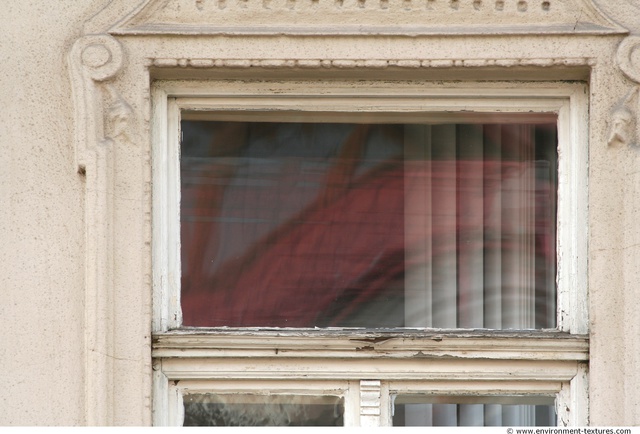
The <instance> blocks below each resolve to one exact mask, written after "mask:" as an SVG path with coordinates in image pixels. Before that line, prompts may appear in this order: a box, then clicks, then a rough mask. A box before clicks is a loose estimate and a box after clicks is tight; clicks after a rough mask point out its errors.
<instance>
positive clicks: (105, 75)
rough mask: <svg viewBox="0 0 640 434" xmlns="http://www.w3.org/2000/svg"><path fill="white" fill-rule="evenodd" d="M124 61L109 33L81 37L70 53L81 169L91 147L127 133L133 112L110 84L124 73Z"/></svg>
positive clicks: (77, 166) (76, 141)
mask: <svg viewBox="0 0 640 434" xmlns="http://www.w3.org/2000/svg"><path fill="white" fill-rule="evenodd" d="M123 62H124V53H123V50H122V46H121V45H120V43H119V42H118V41H117V40H116V39H115V38H113V37H112V36H110V35H106V34H99V35H87V36H84V37H82V38H80V39H78V40H77V41H76V42H75V44H74V45H73V47H72V49H71V51H70V53H69V66H70V72H71V84H72V92H73V98H74V108H75V126H76V132H75V151H76V152H75V155H76V168H77V169H78V170H80V171H84V170H85V166H86V158H87V156H86V153H87V151H88V150H90V149H93V148H95V146H97V145H98V144H104V143H108V142H110V141H112V140H114V139H115V138H117V137H120V136H126V125H127V123H128V121H129V119H130V117H131V115H132V113H133V111H132V109H131V107H130V106H129V104H127V103H126V101H124V99H122V97H121V96H120V95H119V94H118V92H117V90H116V89H115V88H114V87H113V86H112V85H111V84H109V83H108V81H109V80H111V79H112V78H114V77H115V76H116V75H117V74H118V72H120V70H121V69H122V65H123Z"/></svg>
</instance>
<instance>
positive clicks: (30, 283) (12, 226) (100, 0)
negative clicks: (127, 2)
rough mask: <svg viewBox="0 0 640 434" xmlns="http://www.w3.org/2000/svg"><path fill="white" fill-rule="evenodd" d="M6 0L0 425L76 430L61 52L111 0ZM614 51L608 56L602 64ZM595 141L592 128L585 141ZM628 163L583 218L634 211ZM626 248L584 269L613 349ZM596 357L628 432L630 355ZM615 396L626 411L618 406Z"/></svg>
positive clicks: (73, 224)
mask: <svg viewBox="0 0 640 434" xmlns="http://www.w3.org/2000/svg"><path fill="white" fill-rule="evenodd" d="M6 3H7V5H5V6H3V8H2V9H3V11H2V13H1V14H0V56H1V57H0V58H1V59H2V61H1V62H0V103H1V104H2V106H1V107H2V109H1V113H2V115H1V116H0V296H1V297H2V298H1V301H0V330H2V332H1V335H0V336H1V338H0V380H1V381H2V387H0V425H82V424H84V423H86V416H85V413H86V409H85V384H86V381H85V377H84V373H85V354H84V350H85V345H84V340H85V336H86V335H85V324H84V315H85V305H84V294H85V293H84V290H85V281H84V280H85V270H84V267H85V225H84V201H85V184H84V183H85V178H84V177H83V176H81V175H79V174H78V173H76V172H75V170H74V147H73V146H74V145H73V130H74V124H73V99H72V95H71V92H72V89H71V84H70V80H69V71H68V65H67V54H68V52H69V50H70V48H71V46H72V44H73V42H74V41H75V40H76V39H77V38H79V37H80V36H81V35H82V33H83V23H84V22H85V20H87V19H88V18H90V17H91V16H92V15H94V14H95V13H97V12H98V11H100V10H101V9H102V8H103V7H104V6H106V5H107V4H109V3H110V1H109V0H83V1H76V0H59V1H57V2H55V4H53V3H52V2H45V1H41V0H24V1H20V2H6ZM133 3H135V2H131V4H133ZM599 3H600V5H601V7H602V8H603V10H605V12H608V13H609V14H610V16H611V17H612V18H615V19H617V21H618V22H620V23H621V24H622V25H624V26H625V27H627V28H629V29H632V31H634V30H635V31H640V0H600V1H599ZM134 45H135V44H133V43H132V46H134ZM168 45H169V46H171V44H168ZM508 49H509V48H508V44H505V50H508ZM319 50H320V49H318V51H319ZM265 51H266V50H265ZM614 54H615V53H614V52H613V51H612V52H611V57H612V59H613V57H614ZM514 55H515V54H514ZM612 63H613V61H612ZM624 85H625V86H626V83H625V84H624ZM623 88H624V86H623V85H622V84H621V85H620V86H619V89H616V92H618V93H620V95H622V93H623V90H624V89H623ZM602 90H603V91H604V89H602ZM612 98H613V97H612ZM615 98H617V95H616V97H615ZM599 110H600V111H599V113H600V115H602V116H606V113H605V112H606V111H607V110H608V106H607V109H605V108H600V109H599ZM604 135H605V133H604V132H601V131H596V133H595V134H594V136H604ZM598 146H603V144H598ZM600 152H602V154H604V151H600ZM628 155H629V154H620V155H619V156H618V157H617V158H619V159H620V161H614V160H608V159H607V158H605V157H601V158H599V159H598V160H597V161H596V163H597V164H596V165H595V166H594V167H596V168H597V169H598V170H599V171H600V172H599V173H600V174H601V175H598V176H596V177H592V178H591V181H592V183H597V182H601V184H600V185H614V184H615V183H617V182H618V181H617V180H613V179H609V178H608V177H611V178H613V177H614V176H617V175H618V173H611V172H608V171H607V165H608V164H611V163H612V162H613V163H614V164H618V165H619V167H622V165H625V169H624V170H625V173H626V174H628V175H629V177H628V179H627V181H628V184H627V187H624V185H625V184H624V183H622V184H618V185H619V187H618V190H616V193H615V197H614V198H613V199H609V201H608V202H607V206H606V207H605V206H601V205H599V204H596V203H591V204H590V206H591V210H592V214H591V215H592V218H596V219H598V221H603V220H605V219H610V221H612V222H614V223H620V222H624V221H628V219H630V217H629V216H631V217H632V216H633V215H636V214H637V213H638V211H637V210H636V208H635V207H636V205H634V201H633V198H634V197H635V196H637V195H636V194H635V193H636V190H637V188H638V187H637V185H638V183H637V180H638V173H637V171H636V170H634V161H631V160H629V159H628ZM633 155H635V154H633ZM592 169H593V167H592ZM592 174H593V172H592ZM602 183H606V184H602ZM594 185H595V184H594ZM604 190H607V189H606V188H602V187H600V188H598V189H594V190H592V191H595V192H596V193H595V196H592V197H596V198H603V197H605V196H606V195H607V194H609V193H607V192H605V191H604ZM607 191H608V192H611V190H607ZM611 194H613V193H611ZM603 202H604V201H603ZM620 203H627V204H628V209H627V211H626V212H627V214H628V216H627V220H625V218H624V217H621V215H622V213H624V212H625V211H624V210H622V209H621V210H620V211H615V209H617V208H616V207H613V209H614V210H612V207H611V206H609V204H614V205H615V204H618V205H619V204H620ZM593 216H595V217H593ZM605 226H606V225H604V224H603V225H602V227H605ZM609 232H610V233H609V234H608V235H609V236H608V235H602V234H599V233H596V234H594V237H597V238H594V239H599V240H604V239H610V240H611V241H612V245H604V246H597V247H599V248H600V247H602V248H603V250H606V249H611V248H614V249H615V248H617V247H620V246H626V244H625V243H626V242H627V241H626V240H631V239H633V238H634V237H636V238H637V235H635V233H636V229H635V228H633V227H627V228H626V229H625V230H621V229H619V228H618V229H615V228H612V229H610V230H609ZM625 235H628V236H627V237H626V240H625ZM123 238H124V237H123ZM628 247H629V249H628V250H626V253H625V255H626V256H625V257H626V258H627V259H626V262H625V264H623V266H622V269H624V270H626V271H625V273H626V274H622V273H620V272H619V271H620V269H621V268H620V267H621V266H620V264H608V263H604V262H606V261H605V260H609V259H610V258H612V257H616V256H615V255H611V256H606V257H605V260H603V261H600V259H599V258H600V256H598V255H596V256H593V257H592V262H591V265H592V267H593V268H592V269H597V270H602V272H598V273H597V278H595V279H594V278H593V277H592V278H591V282H590V283H591V284H592V286H591V288H590V291H592V294H591V295H592V296H594V295H595V297H593V298H592V301H593V300H595V302H597V303H601V305H605V304H607V303H609V304H611V306H609V307H607V309H606V311H607V312H609V313H610V314H611V317H610V318H609V319H602V318H592V320H593V321H594V322H595V321H600V323H599V324H597V327H598V328H597V330H598V331H600V332H601V335H600V336H597V337H596V338H597V339H601V340H602V341H606V342H611V341H612V340H616V341H619V348H621V351H623V350H622V348H624V347H625V346H626V348H634V345H639V344H638V336H639V335H638V334H634V333H631V334H629V335H627V336H626V337H625V336H622V333H620V331H621V330H624V329H625V328H630V329H631V330H632V331H633V330H637V328H638V326H637V318H638V315H637V312H636V309H635V308H634V302H635V303H637V298H634V297H635V295H636V294H632V293H626V294H624V295H623V296H620V294H618V295H617V296H615V297H611V296H610V295H609V294H607V292H606V291H609V290H615V289H616V288H618V287H622V286H624V285H623V284H622V283H620V281H622V280H624V281H625V282H626V288H630V287H631V284H630V283H632V282H633V281H634V279H636V278H637V276H636V275H635V274H636V270H637V269H638V257H639V256H640V255H638V254H637V252H638V247H637V245H632V246H628ZM607 270H613V271H611V274H612V276H608V275H607ZM593 291H598V292H593ZM622 302H624V306H623V305H622V304H623V303H622ZM615 303H619V304H618V305H615ZM616 312H624V315H625V316H624V318H625V319H626V321H627V322H626V323H625V324H623V323H622V322H621V320H620V318H622V316H620V317H618V319H616V318H615V317H614V315H615V313H616ZM634 319H635V320H636V321H635V322H634V323H631V321H633V320H634ZM131 345H136V343H135V342H134V343H132V344H131ZM607 348H608V347H607ZM595 354H596V355H597V357H598V358H597V360H592V364H593V366H596V367H598V368H599V370H598V374H597V375H599V376H600V377H599V378H594V380H596V381H595V382H594V384H598V385H599V386H598V387H596V388H595V389H594V390H593V391H592V392H593V393H594V395H592V396H593V397H600V396H602V398H599V399H600V401H601V402H603V403H606V405H608V406H609V407H608V408H604V404H603V408H599V409H592V411H593V410H595V413H594V414H598V415H600V416H599V417H600V419H597V420H598V421H604V422H611V421H615V420H620V421H627V422H626V423H627V424H630V423H633V421H638V420H640V415H639V414H638V413H640V412H638V411H635V412H634V409H637V408H638V405H639V404H638V403H640V398H638V395H637V393H638V392H637V391H636V390H635V389H632V388H631V386H629V387H627V389H626V390H625V384H630V385H634V384H638V382H637V381H635V377H634V378H633V379H632V378H631V376H634V375H636V376H637V375H638V374H636V373H634V372H632V371H633V370H632V369H630V366H631V367H633V364H634V361H635V360H636V357H637V354H636V353H635V352H632V351H630V352H629V354H628V356H626V358H627V359H629V362H628V363H627V365H626V366H625V367H621V366H608V367H607V365H608V360H607V357H605V356H604V355H602V353H598V352H596V353H595ZM618 359H619V358H618ZM600 368H601V369H600ZM136 374H137V373H136ZM602 376H606V378H602ZM625 376H626V377H625ZM625 378H626V379H627V380H629V379H631V380H634V381H626V380H625ZM605 385H606V387H605ZM607 388H608V389H610V390H605V389H607ZM136 396H137V395H136ZM615 396H619V399H620V401H619V402H616V400H615V399H607V397H615ZM623 400H625V401H627V402H628V405H626V406H623V405H622V401H623ZM123 405H126V404H123ZM141 405H142V404H141ZM623 408H626V409H627V410H626V411H627V414H625V413H624V411H623ZM131 412H132V413H135V411H133V410H131ZM132 420H133V419H132Z"/></svg>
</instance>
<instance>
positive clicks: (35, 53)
mask: <svg viewBox="0 0 640 434" xmlns="http://www.w3.org/2000/svg"><path fill="white" fill-rule="evenodd" d="M105 3H106V2H105V1H104V0H97V1H82V2H76V1H70V0H68V1H61V2H56V3H55V5H54V4H52V3H48V2H41V1H37V0H33V1H25V2H19V3H15V2H4V4H3V6H2V9H3V12H2V14H0V15H1V17H0V35H1V36H0V53H1V55H0V57H1V58H2V62H1V64H0V76H1V77H2V79H0V104H1V106H2V109H1V112H2V115H1V116H0V264H1V265H0V296H1V298H2V299H1V301H0V330H2V332H0V334H1V336H2V337H1V339H0V340H1V342H2V344H0V365H1V366H2V368H1V369H0V381H2V384H3V387H2V390H1V391H0V425H36V424H38V425H42V424H45V425H47V424H58V425H60V424H61V425H74V424H82V423H83V421H84V404H83V401H84V391H83V387H84V386H83V384H84V382H83V375H84V374H83V372H84V362H83V360H84V359H83V339H84V333H83V315H84V313H83V312H84V311H83V291H82V289H83V279H84V272H83V271H84V270H83V248H84V247H83V246H84V225H83V214H84V212H83V201H84V199H83V191H84V186H83V182H84V181H83V178H82V177H81V176H80V175H78V174H77V173H75V172H74V170H73V157H74V156H73V142H72V138H73V135H72V134H73V125H72V119H73V117H72V113H73V107H72V99H71V97H70V92H71V89H70V83H69V79H68V72H67V65H66V56H67V52H68V50H69V47H70V45H71V43H72V42H73V41H74V40H75V39H76V38H77V37H78V36H79V35H80V32H81V30H82V24H83V21H84V20H85V19H86V17H87V15H88V14H92V13H95V12H96V11H97V10H98V9H99V8H100V7H102V5H103V4H105Z"/></svg>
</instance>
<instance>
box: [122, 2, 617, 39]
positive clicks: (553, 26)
mask: <svg viewBox="0 0 640 434" xmlns="http://www.w3.org/2000/svg"><path fill="white" fill-rule="evenodd" d="M620 32H626V31H625V30H624V29H622V28H621V27H619V26H618V25H617V24H615V23H613V22H612V21H611V20H609V19H608V18H606V17H605V16H604V15H603V14H602V13H601V12H600V11H599V10H598V8H597V7H596V6H595V5H594V4H593V2H592V1H591V0H147V1H146V2H144V3H143V4H142V5H140V6H139V7H138V8H137V9H136V10H135V11H134V12H132V13H131V14H130V15H129V16H128V17H127V18H125V19H124V20H122V21H121V22H120V23H118V24H117V25H116V26H114V27H112V28H111V30H110V33H112V34H118V35H149V34H181V35H190V34H193V35H216V34H221V35H224V34H243V35H248V34H290V35H296V34H304V35H315V34H317V35H329V34H341V35H363V34H367V35H387V34H389V35H391V34H403V35H408V34H409V35H444V34H468V35H471V34H473V35H476V34H477V35H482V34H487V35H491V34H500V35H505V34H526V33H534V34H576V33H580V34H609V33H620Z"/></svg>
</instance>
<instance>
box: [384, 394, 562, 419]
mask: <svg viewBox="0 0 640 434" xmlns="http://www.w3.org/2000/svg"><path fill="white" fill-rule="evenodd" d="M394 398H395V400H394V406H393V426H556V425H557V423H556V413H555V409H554V399H553V398H551V397H526V398H525V397H482V396H474V397H455V396H453V397H451V396H425V395H399V396H396V397H394Z"/></svg>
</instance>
